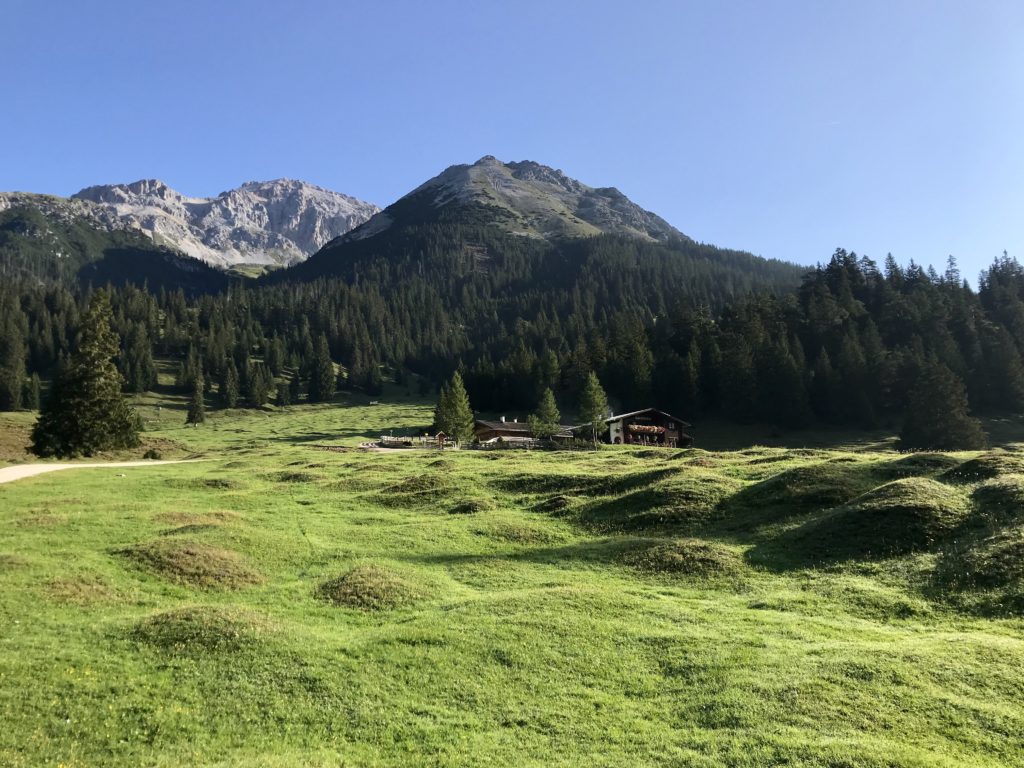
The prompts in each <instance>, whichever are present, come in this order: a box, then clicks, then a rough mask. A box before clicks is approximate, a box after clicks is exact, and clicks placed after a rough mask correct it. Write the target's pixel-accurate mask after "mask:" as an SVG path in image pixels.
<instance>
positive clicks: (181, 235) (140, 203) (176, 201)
mask: <svg viewBox="0 0 1024 768" xmlns="http://www.w3.org/2000/svg"><path fill="white" fill-rule="evenodd" d="M72 200H76V201H83V202H85V203H87V204H91V207H92V211H91V215H92V216H93V217H95V218H99V219H101V220H104V221H116V222H120V225H121V226H122V227H123V228H126V229H138V230H141V231H142V232H144V233H145V234H147V235H149V236H150V237H152V238H153V239H154V240H155V241H156V242H158V243H161V244H164V245H167V246H170V247H172V248H174V249H176V250H179V251H181V252H183V253H186V254H188V255H189V256H194V257H195V258H198V259H201V260H203V261H205V262H207V263H209V264H212V265H214V266H220V267H226V266H232V265H236V264H263V265H273V266H287V265H290V264H295V263H298V262H300V261H304V260H305V259H306V258H307V257H308V256H310V255H311V254H313V253H314V252H315V251H317V250H319V248H320V247H321V246H322V245H323V244H324V243H326V242H328V241H329V240H332V239H334V238H335V237H338V236H340V235H343V234H345V233H346V232H348V231H349V230H351V229H353V228H355V227H357V226H359V225H360V224H362V223H363V222H365V221H366V220H367V219H369V218H370V217H371V216H373V215H374V214H375V213H377V212H378V210H379V209H378V208H377V206H375V205H373V204H372V203H366V202H363V201H362V200H357V199H356V198H354V197H349V196H348V195H343V194H340V193H338V192H332V191H330V190H327V189H323V188H322V187H317V186H314V185H312V184H306V183H305V182H302V181H294V180H291V179H278V180H276V181H265V182H258V181H251V182H248V183H246V184H243V185H242V186H240V187H239V188H238V189H232V190H229V191H227V192H222V193H221V194H219V195H218V196H217V197H214V198H202V197H186V196H185V195H182V194H181V193H180V192H176V191H175V190H173V189H171V188H170V187H168V186H167V185H166V184H164V183H163V182H162V181H158V180H155V179H147V180H143V181H136V182H134V183H133V184H111V185H101V186H95V187H88V188H86V189H83V190H82V191H81V192H78V193H77V194H75V195H72Z"/></svg>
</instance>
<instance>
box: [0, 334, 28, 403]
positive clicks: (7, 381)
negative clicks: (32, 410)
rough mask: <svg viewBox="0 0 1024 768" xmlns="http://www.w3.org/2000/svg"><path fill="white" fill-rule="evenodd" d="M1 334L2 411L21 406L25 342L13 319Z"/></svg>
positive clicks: (0, 385)
mask: <svg viewBox="0 0 1024 768" xmlns="http://www.w3.org/2000/svg"><path fill="white" fill-rule="evenodd" d="M2 331H3V333H2V334H0V411H16V410H18V409H19V408H21V406H22V403H21V394H22V389H23V388H24V383H25V343H24V342H23V341H22V338H21V333H20V331H19V330H18V328H17V327H16V326H15V325H14V323H13V321H11V322H8V323H7V324H6V326H4V327H3V328H2Z"/></svg>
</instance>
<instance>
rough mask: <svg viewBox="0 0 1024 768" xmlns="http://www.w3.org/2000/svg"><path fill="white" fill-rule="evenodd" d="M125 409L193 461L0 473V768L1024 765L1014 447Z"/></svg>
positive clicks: (163, 444) (1022, 559)
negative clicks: (428, 441) (606, 442)
mask: <svg viewBox="0 0 1024 768" xmlns="http://www.w3.org/2000/svg"><path fill="white" fill-rule="evenodd" d="M138 405H139V408H140V411H141V413H142V415H143V417H144V419H145V420H146V422H147V433H146V436H147V440H148V443H147V444H148V445H150V446H159V447H160V448H161V451H162V453H164V454H166V456H167V457H170V456H198V457H201V458H203V459H204V461H202V462H199V463H194V464H182V465H166V466H159V467H156V466H154V467H145V468H138V469H125V470H114V469H111V470H106V469H93V470H81V471H67V472H61V473H53V474H49V475H42V476H39V477H36V478H32V479H28V480H23V481H19V482H17V483H13V484H8V485H2V486H0V723H2V727H0V764H2V765H4V766H59V765H63V766H103V765H132V766H135V765H147V766H181V765H211V766H268V767H270V766H341V765H344V766H364V765H367V766H372V765H381V766H410V765H417V766H418V765H426V766H448V765H473V766H477V765H502V766H504V765H516V766H529V765H537V766H540V765H544V766H552V765H565V766H570V765H601V766H638V765H659V766H719V765H725V766H752V767H753V766H771V765H788V766H834V767H835V768H839V767H852V766H878V767H879V768H881V767H882V766H889V767H891V766H965V765H971V766H975V765H976V766H1011V765H1022V764H1024V757H1022V756H1024V621H1022V619H1021V616H1022V614H1024V587H1022V578H1024V507H1022V502H1024V453H1019V454H1018V453H1017V452H1016V451H1015V450H1014V448H1015V446H1014V445H1013V444H1012V443H1011V444H1009V445H1008V449H1007V450H1002V449H997V450H993V451H989V452H986V453H981V454H977V453H972V454H956V455H935V454H926V455H921V454H917V455H910V456H907V455H900V454H897V453H895V452H892V451H891V450H886V448H885V446H887V445H889V443H888V442H887V441H886V440H885V439H884V435H883V436H871V439H870V440H868V441H861V442H857V441H852V440H849V439H837V440H836V441H835V442H836V443H837V444H841V447H831V448H827V447H810V448H793V447H789V448H786V447H753V448H746V449H742V450H733V451H720V452H711V451H708V450H702V449H691V450H685V451H675V450H672V451H655V450H648V451H643V450H629V449H626V448H615V449H613V448H610V447H609V448H606V449H604V450H601V451H597V452H582V453H572V454H567V453H545V452H530V453H526V452H507V453H491V452H470V451H465V452H447V453H445V454H443V455H441V454H438V453H437V452H395V453H370V452H363V451H359V450H357V449H356V448H355V446H356V445H357V444H358V443H359V442H360V441H362V440H364V439H366V438H367V437H370V436H375V435H378V434H381V433H384V432H386V431H388V430H390V429H394V430H395V433H396V434H398V433H399V432H400V431H403V430H405V431H406V432H409V433H412V432H415V430H416V429H417V427H420V426H422V425H425V424H427V423H429V421H430V408H429V407H427V406H424V405H422V404H417V403H415V402H408V403H393V404H386V405H378V406H369V405H367V404H365V401H352V402H345V403H343V404H340V405H337V406H331V407H301V408H293V409H286V410H284V411H272V410H268V411H266V412H249V411H234V412H228V413H220V412H217V413H213V414H212V415H211V417H210V420H209V421H208V423H207V424H205V425H203V426H202V427H200V428H197V429H193V428H186V427H185V426H184V425H183V424H182V421H183V411H182V403H181V402H180V401H177V400H174V399H166V398H165V399H163V400H160V401H157V400H156V399H153V398H148V399H142V400H140V401H139V402H138ZM158 405H159V406H161V407H160V410H159V411H158V410H157V406H158ZM29 421H30V420H27V419H26V418H25V417H24V416H22V415H16V416H13V417H5V420H4V421H2V422H0V430H2V432H3V433H4V434H5V435H7V437H6V438H5V440H6V443H12V444H13V443H15V442H17V438H15V437H12V436H13V435H15V434H22V435H23V436H24V435H25V434H27V425H28V423H29ZM19 430H20V432H19ZM705 431H707V430H705ZM706 438H707V439H706V440H704V438H703V437H702V441H703V444H704V445H705V446H709V447H718V446H717V445H716V443H715V440H714V437H713V435H711V434H710V433H709V434H707V435H706ZM727 442H728V439H727V438H726V437H725V436H722V437H721V439H720V443H721V444H722V445H723V446H724V444H725V443H727ZM312 444H332V445H339V446H348V447H349V448H350V449H349V450H347V451H345V452H327V451H322V450H316V449H314V448H312V447H311V445H312ZM4 450H5V453H4V455H3V456H2V458H3V459H4V460H7V461H18V460H23V458H24V457H22V456H21V455H20V454H19V452H18V450H17V446H14V445H6V447H5V449H4Z"/></svg>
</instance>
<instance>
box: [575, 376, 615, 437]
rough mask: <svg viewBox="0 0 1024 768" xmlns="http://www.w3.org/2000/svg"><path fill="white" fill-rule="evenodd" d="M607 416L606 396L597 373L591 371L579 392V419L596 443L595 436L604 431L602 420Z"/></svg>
mask: <svg viewBox="0 0 1024 768" xmlns="http://www.w3.org/2000/svg"><path fill="white" fill-rule="evenodd" d="M607 417H608V396H607V395H606V394H605V391H604V389H603V388H602V387H601V382H600V381H599V380H598V378H597V374H596V373H594V372H591V373H590V375H589V376H587V383H586V384H584V385H583V392H582V393H581V394H580V421H581V422H582V423H583V424H584V425H585V426H587V427H589V428H590V435H591V438H592V439H593V441H594V445H597V438H598V437H599V436H600V434H601V433H602V432H603V431H604V420H605V419H606V418H607Z"/></svg>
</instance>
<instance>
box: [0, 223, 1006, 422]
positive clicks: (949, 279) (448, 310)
mask: <svg viewBox="0 0 1024 768" xmlns="http://www.w3.org/2000/svg"><path fill="white" fill-rule="evenodd" d="M446 231H447V230H445V229H444V228H443V227H433V232H434V233H435V234H436V235H437V239H436V240H433V241H426V242H424V241H422V240H420V241H417V240H415V239H414V238H412V237H411V235H407V234H401V233H396V235H395V240H394V241H393V246H394V248H395V250H394V251H392V252H390V253H386V254H370V253H358V252H356V253H350V254H349V256H348V258H347V259H346V261H345V262H344V263H343V264H338V271H339V273H340V274H338V275H336V276H333V277H317V278H314V279H310V280H292V281H286V280H275V281H271V282H268V283H266V284H256V285H251V284H235V285H233V286H231V287H230V288H228V289H226V290H224V291H222V292H216V293H209V294H204V295H199V296H195V297H190V296H188V295H187V294H186V293H185V292H184V291H182V290H175V291H164V290H161V291H156V292H153V291H149V290H143V289H140V288H136V287H125V288H118V289H115V290H114V291H113V304H114V310H115V324H116V327H117V330H118V332H119V333H120V335H121V339H122V347H123V354H122V356H121V367H122V370H123V372H124V373H125V375H126V378H127V380H128V387H129V389H131V390H136V391H139V390H144V389H146V388H148V387H149V386H151V385H152V383H153V381H154V380H155V379H154V366H153V359H154V358H167V359H170V360H175V361H178V364H179V365H180V367H181V369H182V370H181V374H180V376H179V379H180V382H179V383H180V385H181V387H182V388H183V391H184V389H187V388H189V387H191V384H192V381H193V379H194V377H195V375H196V373H197V372H200V371H201V372H202V375H203V380H204V383H205V387H206V388H207V390H208V391H209V392H210V393H211V397H212V399H211V403H212V404H214V405H215V404H217V403H220V404H223V405H237V404H249V405H253V406H258V405H262V404H263V403H265V402H270V401H272V400H273V399H274V398H275V396H276V395H275V392H276V390H277V389H281V390H285V391H286V394H282V395H281V396H283V397H285V398H287V399H289V400H290V401H295V400H296V399H297V398H305V397H309V399H312V400H316V399H322V398H324V397H325V396H327V395H329V394H330V393H329V392H325V388H324V386H323V385H321V384H314V383H313V382H314V381H323V379H324V376H325V374H326V375H327V376H328V377H331V378H333V376H334V375H335V371H337V377H338V380H337V384H338V386H341V387H350V388H354V389H361V390H365V391H367V392H370V393H377V392H379V391H380V389H381V386H382V382H383V380H384V379H385V378H393V379H394V380H395V381H396V382H398V383H399V384H403V385H405V386H406V387H407V388H408V389H410V390H413V391H415V390H419V391H421V392H422V393H424V394H426V393H427V392H430V391H433V390H434V389H435V388H436V387H437V386H438V385H439V383H440V382H441V381H442V380H444V379H445V378H447V377H448V376H450V374H451V372H452V371H453V370H454V369H456V368H457V367H458V368H461V369H462V370H463V372H464V376H465V379H466V383H467V387H468V389H469V394H470V397H471V400H472V402H473V405H474V407H475V408H476V409H478V410H485V411H487V410H489V411H496V410H508V411H516V410H520V411H528V410H532V409H533V408H534V407H535V405H536V403H537V399H538V397H539V395H540V393H541V392H542V391H543V389H544V388H545V387H547V386H550V387H551V388H552V389H553V390H554V391H555V393H556V395H557V396H558V398H559V400H560V401H561V402H562V404H563V407H566V408H568V409H569V410H570V411H571V410H572V409H573V408H574V407H575V399H576V397H577V394H578V392H579V389H580V387H581V385H582V382H583V381H584V380H585V378H586V376H587V374H588V373H589V372H590V371H595V372H596V373H597V374H598V376H599V377H600V379H601V381H602V382H603V383H604V385H605V388H606V389H607V390H608V393H609V395H610V396H611V398H612V401H613V404H614V405H615V406H616V407H617V408H619V409H621V408H631V407H634V406H636V407H639V406H646V405H648V404H653V405H656V406H660V407H662V408H665V409H667V410H670V411H671V412H673V413H677V414H680V415H683V416H684V417H685V418H689V419H691V420H692V419H696V418H701V417H707V416H711V415H716V416H722V417H725V418H728V419H733V420H736V421H741V422H742V421H748V420H760V421H768V422H771V423H776V424H779V425H782V426H796V425H805V424H810V423H814V422H827V423H836V424H846V425H851V426H858V427H866V426H872V425H877V424H879V423H888V424H898V423H899V421H900V420H901V419H902V418H903V415H904V414H905V412H906V410H907V408H908V406H909V405H910V404H911V401H912V398H913V396H914V387H915V383H916V382H917V381H918V379H919V378H921V375H922V373H923V372H924V371H925V370H935V369H940V370H941V371H942V372H945V373H943V375H946V374H947V373H948V376H949V377H952V380H954V387H953V388H954V390H955V388H956V386H961V383H962V386H963V387H966V393H967V396H968V399H969V405H970V408H971V409H972V410H973V411H975V412H977V413H985V412H1005V411H1019V410H1021V409H1022V408H1024V366H1022V362H1021V342H1022V340H1024V270H1022V268H1021V266H1020V265H1019V264H1018V263H1017V262H1016V261H1014V260H1013V259H1010V258H1007V257H1003V258H1000V259H998V260H997V261H996V262H995V263H994V264H993V265H992V267H991V268H990V269H989V270H987V271H986V272H985V273H984V275H983V276H982V279H981V281H980V284H979V289H978V290H977V291H974V290H973V289H972V288H970V287H969V286H968V285H967V284H966V283H965V282H964V281H963V280H962V278H961V276H960V275H959V273H958V272H957V270H956V267H955V264H952V263H951V264H950V265H949V268H948V269H947V270H946V271H945V272H944V273H943V274H941V275H940V274H938V273H936V272H935V271H934V270H930V269H928V270H925V269H923V268H921V267H919V266H916V265H913V264H911V265H910V266H908V267H906V268H901V267H900V266H898V265H897V264H896V263H895V261H893V260H891V259H889V260H887V262H886V264H885V265H884V267H883V268H879V266H878V265H877V264H875V263H874V262H872V261H871V260H869V259H866V258H861V257H858V256H856V255H855V254H852V253H847V252H845V251H838V252H837V253H836V254H835V255H834V256H833V257H832V259H831V260H830V261H829V262H828V263H827V264H825V265H823V266H821V267H819V268H817V269H814V270H811V271H810V272H809V273H808V274H807V275H806V276H805V278H804V280H803V281H802V283H801V284H800V286H799V287H798V288H797V289H796V290H790V289H789V286H788V285H787V281H786V280H785V275H787V274H791V273H792V272H791V271H790V272H786V271H785V270H783V269H781V268H780V267H779V266H778V265H769V264H767V263H765V262H759V263H751V262H752V257H749V256H745V255H743V254H734V253H731V252H723V251H719V250H716V249H712V248H709V247H706V246H699V245H686V244H683V245H679V246H673V247H668V246H663V245H658V244H653V243H643V242H640V241H638V240H634V239H628V238H618V237H599V238H590V239H584V240H577V241H570V242H567V243H565V244H562V245H559V246H552V245H550V244H545V243H538V242H536V241H534V240H529V239H520V240H518V241H517V240H512V241H511V242H512V243H514V244H517V246H518V247H511V246H510V245H509V243H508V242H506V241H502V242H501V243H500V245H501V246H502V247H501V248H500V249H499V247H498V246H499V243H497V242H495V241H491V240H488V236H489V232H490V231H489V230H488V229H487V228H481V229H480V230H478V231H476V232H474V239H473V242H472V244H470V243H469V242H468V241H466V240H465V236H466V232H467V229H466V227H465V226H463V225H459V226H454V227H452V228H451V230H450V232H449V233H448V236H449V237H450V238H451V240H450V241H447V240H445V239H444V238H443V237H442V234H441V233H444V232H446ZM406 237H408V238H409V239H407V240H406V239H405V238H406ZM453 241H463V246H462V247H461V248H454V247H451V242H453ZM364 242H365V241H364ZM417 242H418V245H417ZM357 245H358V243H357ZM414 248H419V251H418V252H417V253H415V254H414V253H413V249H414ZM310 263H311V264H314V263H315V262H310ZM759 269H760V270H761V273H760V274H758V270H759ZM790 269H791V268H790ZM83 300H84V292H80V291H78V290H76V289H73V288H71V287H68V286H66V285H60V284H49V285H39V284H27V283H25V282H19V281H8V282H5V284H4V286H3V289H2V292H0V327H2V329H3V332H2V339H3V347H2V349H0V370H2V374H0V379H2V381H3V383H2V384H0V403H2V405H3V407H5V408H12V407H18V406H19V405H21V404H22V402H23V400H25V401H28V400H31V397H32V395H31V392H30V390H31V388H32V386H33V385H32V379H31V377H32V376H38V377H39V378H41V379H42V380H44V381H45V380H46V379H47V378H49V377H50V376H51V375H52V373H53V371H54V369H55V367H56V366H57V365H59V364H60V361H61V360H62V358H63V357H64V356H66V354H67V351H68V350H69V349H70V346H71V344H73V343H74V338H75V333H76V328H77V323H78V317H79V314H80V311H81V306H82V302H83ZM22 339H25V340H26V342H25V343H22ZM335 363H337V364H340V367H338V368H337V369H335V367H334V364H335Z"/></svg>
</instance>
